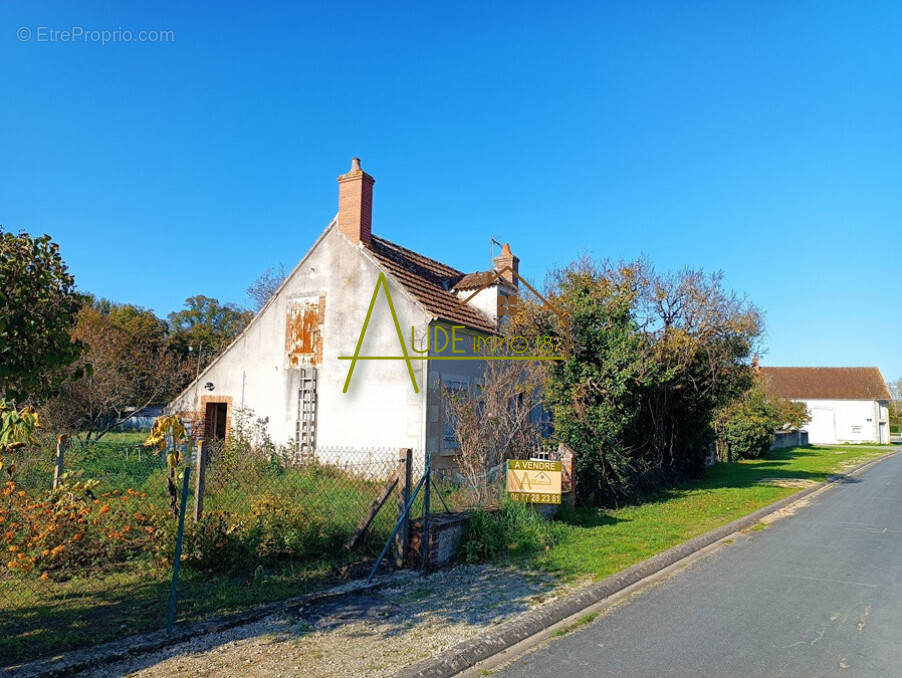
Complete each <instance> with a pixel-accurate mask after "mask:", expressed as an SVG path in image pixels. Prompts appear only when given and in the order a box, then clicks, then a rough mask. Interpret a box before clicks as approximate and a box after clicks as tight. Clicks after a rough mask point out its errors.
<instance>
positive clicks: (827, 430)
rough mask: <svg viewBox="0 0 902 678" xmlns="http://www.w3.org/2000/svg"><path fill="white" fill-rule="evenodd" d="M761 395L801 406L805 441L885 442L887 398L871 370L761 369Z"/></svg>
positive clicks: (882, 383) (879, 377)
mask: <svg viewBox="0 0 902 678" xmlns="http://www.w3.org/2000/svg"><path fill="white" fill-rule="evenodd" d="M759 370H760V375H761V377H762V383H763V385H764V388H765V390H767V392H768V393H770V394H771V395H773V396H776V397H779V398H786V399H787V400H795V401H799V402H803V403H805V406H806V407H807V408H808V414H809V415H810V417H811V421H810V423H809V424H808V425H807V426H806V428H807V430H808V441H809V442H810V443H812V444H818V443H843V442H871V443H888V442H889V441H890V440H889V401H890V394H889V390H888V389H887V387H886V382H885V381H884V380H883V375H881V374H880V370H879V369H877V368H876V367H761V368H759Z"/></svg>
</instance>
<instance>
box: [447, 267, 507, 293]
mask: <svg viewBox="0 0 902 678" xmlns="http://www.w3.org/2000/svg"><path fill="white" fill-rule="evenodd" d="M497 275H498V274H497V273H495V271H477V272H476V273H467V274H466V275H465V276H464V277H463V278H461V279H460V280H458V281H457V282H455V283H454V289H456V290H478V289H479V288H481V287H485V286H486V285H490V284H491V283H493V282H494V281H495V280H496V278H497Z"/></svg>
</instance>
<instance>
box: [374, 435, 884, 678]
mask: <svg viewBox="0 0 902 678" xmlns="http://www.w3.org/2000/svg"><path fill="white" fill-rule="evenodd" d="M899 453H900V450H896V451H893V452H889V453H887V454H885V455H883V456H880V457H877V458H875V459H870V460H868V461H866V462H863V463H861V464H858V465H857V466H854V467H853V468H851V469H848V470H847V471H845V472H843V473H837V474H835V475H832V476H830V477H829V478H827V480H825V481H824V482H823V483H818V484H817V485H812V486H811V487H806V488H804V489H802V490H799V491H798V492H795V493H793V494H791V495H789V496H788V497H784V498H783V499H779V500H777V501H775V502H773V503H772V504H768V505H767V506H763V507H762V508H760V509H758V510H757V511H754V512H752V513H749V514H748V515H745V516H743V517H741V518H737V519H736V520H734V521H732V522H730V523H727V524H726V525H722V526H720V527H717V528H715V529H713V530H711V531H710V532H706V533H705V534H702V535H699V536H697V537H693V538H692V539H690V540H689V541H685V542H683V543H681V544H677V545H676V546H674V547H672V548H670V549H668V550H666V551H662V552H661V553H659V554H657V555H654V556H652V557H651V558H648V559H646V560H643V561H642V562H639V563H636V564H635V565H632V566H630V567H628V568H627V569H625V570H621V571H620V572H616V573H614V574H612V575H610V576H609V577H607V578H605V579H602V580H601V581H600V582H596V583H594V584H591V585H590V586H587V587H586V588H583V589H581V590H579V591H576V592H575V593H572V594H570V595H568V596H565V597H564V598H561V599H559V600H556V601H554V602H552V603H549V604H548V605H546V606H544V607H541V608H538V609H536V610H532V611H530V612H526V613H524V614H522V615H520V616H519V617H517V618H515V619H512V620H510V621H508V622H506V623H504V624H501V625H500V626H498V627H497V628H495V629H493V630H491V631H489V632H488V633H484V634H482V635H480V636H478V637H476V638H472V639H470V640H467V641H464V642H462V643H459V644H457V645H455V646H454V647H451V648H449V649H447V650H445V651H444V652H441V653H440V654H438V655H436V656H434V657H430V658H428V659H423V660H420V661H418V662H416V663H414V664H411V665H410V666H408V667H405V668H404V669H402V670H401V671H398V672H397V673H394V674H392V678H451V676H455V675H457V674H459V673H461V672H462V671H465V670H467V669H469V668H471V667H472V666H473V665H475V664H477V663H479V662H483V661H485V660H487V659H489V658H491V657H493V656H495V655H497V654H498V653H500V652H503V651H505V650H507V649H508V648H510V647H512V646H514V645H517V644H519V643H522V642H523V641H526V640H528V639H529V638H531V637H532V636H535V635H538V634H541V633H542V632H543V631H546V630H547V629H549V627H551V626H554V625H556V624H559V623H560V622H562V621H564V620H565V619H567V618H568V617H572V616H575V615H578V614H580V613H581V612H583V611H584V610H586V608H589V607H592V606H594V605H597V604H598V603H601V602H603V601H604V600H605V599H606V598H610V597H612V596H614V595H615V594H618V593H620V592H622V591H623V590H624V589H627V588H629V587H632V586H635V585H637V584H640V583H641V582H642V581H643V580H646V579H649V578H651V577H654V576H655V575H657V574H659V573H660V572H661V571H662V570H665V569H667V568H669V567H671V566H674V565H676V564H678V563H679V562H680V561H682V560H685V559H687V558H689V557H690V556H693V555H695V554H696V553H698V552H700V551H702V550H703V549H705V548H707V547H709V546H711V545H712V544H715V543H716V542H718V541H721V540H723V539H726V538H727V537H729V536H730V535H732V534H733V533H735V532H738V531H740V530H744V529H746V528H749V527H751V526H753V525H755V524H756V523H758V522H759V521H760V520H761V519H762V518H764V517H766V516H769V515H770V514H772V513H776V512H777V511H781V510H783V509H785V508H786V507H788V506H790V505H791V504H794V503H796V502H798V501H800V500H801V499H804V498H806V497H808V496H809V495H811V494H814V493H815V492H820V491H823V490H826V489H828V488H830V487H833V486H835V485H836V483H837V482H840V481H842V480H843V479H845V478H846V477H848V476H850V475H853V474H857V473H860V472H861V471H863V470H865V469H866V468H867V467H869V466H872V465H874V464H878V463H880V462H881V461H884V460H886V459H889V458H890V457H894V456H896V455H897V454H899Z"/></svg>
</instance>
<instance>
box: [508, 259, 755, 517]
mask: <svg viewBox="0 0 902 678" xmlns="http://www.w3.org/2000/svg"><path fill="white" fill-rule="evenodd" d="M547 298H548V299H549V301H550V302H551V303H552V304H554V305H555V306H557V307H558V308H560V309H563V310H564V311H566V312H567V313H568V314H569V316H570V340H571V350H570V356H569V358H568V359H567V360H564V361H558V362H555V363H552V364H550V365H549V366H548V368H547V370H548V373H547V384H546V388H545V401H546V404H547V406H548V408H549V409H550V410H551V412H552V414H553V419H554V425H555V432H556V436H557V437H558V439H560V440H561V441H563V442H565V443H567V444H568V445H570V446H571V447H572V448H573V449H574V450H575V451H576V452H577V468H576V472H577V475H578V477H579V483H578V487H580V488H581V490H580V493H581V497H580V499H581V501H589V502H593V503H598V504H605V503H613V504H618V503H620V502H622V501H624V500H631V499H633V498H635V497H636V496H637V495H638V494H639V493H640V492H642V491H644V490H646V489H651V488H654V487H658V486H660V485H661V484H663V483H665V482H669V481H670V480H672V479H675V478H678V477H682V476H686V475H691V474H695V473H698V472H699V471H700V470H701V468H702V467H703V464H704V459H705V456H706V454H707V450H708V447H709V444H710V443H711V441H712V440H713V427H712V422H713V418H714V414H715V412H716V410H717V409H718V408H719V407H722V406H723V405H725V404H726V403H728V402H730V401H731V400H732V399H733V398H735V397H736V396H737V395H739V394H741V393H742V392H744V391H745V390H747V389H748V387H749V385H750V384H751V381H752V370H751V368H750V366H749V365H748V358H749V357H750V355H751V353H752V350H753V347H754V344H755V341H756V339H757V337H758V336H759V335H760V332H761V319H760V314H759V313H758V311H757V309H756V308H755V307H754V306H753V305H751V304H750V303H748V302H747V301H746V300H744V299H742V298H739V297H737V296H736V295H735V294H733V293H730V292H728V291H726V290H724V289H723V285H722V277H721V276H720V275H718V274H715V275H705V274H704V273H703V272H701V271H694V270H685V271H681V272H679V273H677V274H672V275H659V274H657V273H656V272H655V271H654V269H653V268H652V267H651V266H650V265H648V264H647V263H646V262H644V261H636V262H631V263H621V264H619V265H613V264H611V263H608V262H601V263H596V262H593V261H591V260H589V259H582V260H579V261H576V262H574V263H573V264H571V265H570V266H568V267H566V268H564V269H561V270H558V271H555V272H553V273H552V275H551V276H550V278H549V284H548V294H547ZM516 323H517V324H518V325H519V326H521V327H526V328H527V331H531V332H532V333H533V334H534V335H539V334H554V333H555V332H557V333H558V334H559V333H560V329H559V328H558V324H557V323H556V322H554V319H553V318H552V314H551V313H550V312H549V311H548V310H547V308H546V307H543V306H540V305H537V304H535V303H524V304H521V307H520V311H519V312H518V318H517V319H516Z"/></svg>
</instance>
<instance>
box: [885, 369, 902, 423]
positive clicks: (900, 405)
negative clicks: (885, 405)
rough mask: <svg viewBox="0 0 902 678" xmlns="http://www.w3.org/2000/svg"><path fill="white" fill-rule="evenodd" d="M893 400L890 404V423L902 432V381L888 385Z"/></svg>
mask: <svg viewBox="0 0 902 678" xmlns="http://www.w3.org/2000/svg"><path fill="white" fill-rule="evenodd" d="M887 386H888V387H889V393H890V396H891V397H892V400H891V401H890V404H889V423H890V427H891V428H894V429H895V430H897V431H898V430H902V379H896V381H891V382H889V383H888V384H887Z"/></svg>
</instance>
